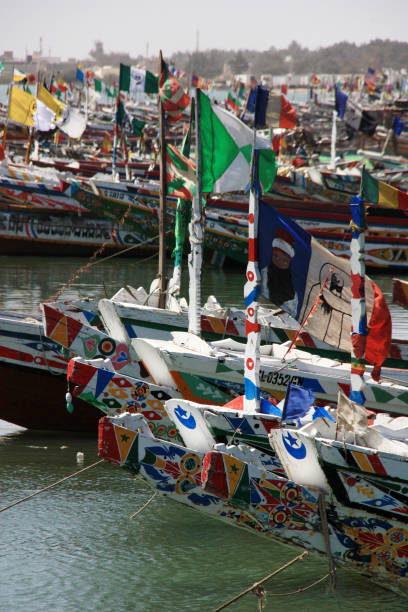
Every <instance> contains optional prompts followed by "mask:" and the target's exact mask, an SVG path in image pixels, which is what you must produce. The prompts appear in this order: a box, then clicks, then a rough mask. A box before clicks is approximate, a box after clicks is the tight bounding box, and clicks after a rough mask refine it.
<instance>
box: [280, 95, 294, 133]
mask: <svg viewBox="0 0 408 612" xmlns="http://www.w3.org/2000/svg"><path fill="white" fill-rule="evenodd" d="M279 127H281V128H287V129H289V130H290V129H292V128H294V127H296V110H295V107H294V106H292V104H291V103H290V102H289V100H288V99H287V98H285V96H281V113H280V121H279Z"/></svg>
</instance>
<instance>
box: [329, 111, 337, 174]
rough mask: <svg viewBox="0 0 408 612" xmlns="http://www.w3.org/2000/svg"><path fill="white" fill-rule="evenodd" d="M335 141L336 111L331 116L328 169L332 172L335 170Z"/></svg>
mask: <svg viewBox="0 0 408 612" xmlns="http://www.w3.org/2000/svg"><path fill="white" fill-rule="evenodd" d="M336 140H337V111H336V110H334V111H333V115H332V131H331V145H330V167H331V169H332V170H335V168H336Z"/></svg>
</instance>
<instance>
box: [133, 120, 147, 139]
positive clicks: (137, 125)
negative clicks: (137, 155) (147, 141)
mask: <svg viewBox="0 0 408 612" xmlns="http://www.w3.org/2000/svg"><path fill="white" fill-rule="evenodd" d="M145 125H146V121H141V120H140V119H137V118H136V117H133V119H132V134H135V135H136V136H143V128H144V126H145Z"/></svg>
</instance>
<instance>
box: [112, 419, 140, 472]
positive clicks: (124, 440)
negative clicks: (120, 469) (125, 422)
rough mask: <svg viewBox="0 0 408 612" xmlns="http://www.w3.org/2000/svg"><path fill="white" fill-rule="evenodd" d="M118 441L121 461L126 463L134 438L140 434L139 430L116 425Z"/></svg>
mask: <svg viewBox="0 0 408 612" xmlns="http://www.w3.org/2000/svg"><path fill="white" fill-rule="evenodd" d="M115 435H116V441H117V444H118V449H119V453H120V459H121V462H122V463H124V461H125V460H126V458H127V456H128V453H129V450H130V448H131V446H132V444H133V441H134V439H135V438H136V436H137V435H138V432H137V431H132V430H130V429H125V428H124V427H118V426H115Z"/></svg>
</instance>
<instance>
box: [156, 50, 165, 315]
mask: <svg viewBox="0 0 408 612" xmlns="http://www.w3.org/2000/svg"><path fill="white" fill-rule="evenodd" d="M162 66H163V56H162V52H161V51H160V53H159V81H160V78H161V75H162ZM158 110H159V152H160V218H159V308H164V307H165V306H166V231H167V223H166V221H167V220H166V195H167V182H166V124H165V117H164V109H163V104H162V100H161V96H160V89H159V95H158Z"/></svg>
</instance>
